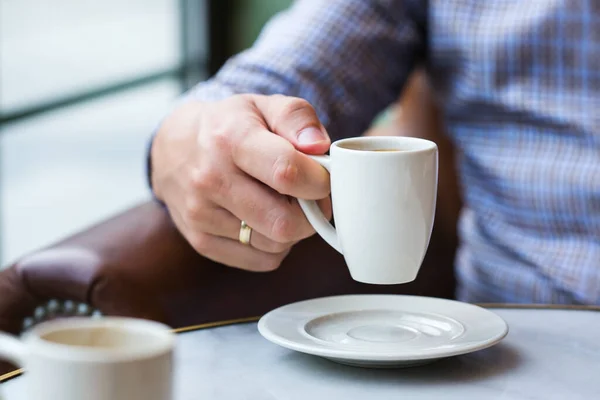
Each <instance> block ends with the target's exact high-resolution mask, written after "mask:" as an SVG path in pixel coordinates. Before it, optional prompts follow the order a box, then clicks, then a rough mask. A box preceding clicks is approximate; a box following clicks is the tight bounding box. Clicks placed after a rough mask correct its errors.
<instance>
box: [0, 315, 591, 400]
mask: <svg viewBox="0 0 600 400" xmlns="http://www.w3.org/2000/svg"><path fill="white" fill-rule="evenodd" d="M494 312H495V313H497V314H498V315H499V316H500V317H502V318H503V319H504V320H506V322H507V323H508V324H509V325H510V333H509V335H508V336H507V337H506V338H505V339H504V340H503V341H502V342H501V343H499V344H497V345H496V346H493V347H491V348H488V349H485V350H481V351H476V352H474V353H469V354H464V355H461V356H457V357H450V358H447V359H444V360H440V361H439V362H436V363H433V364H428V365H424V366H422V367H418V368H404V369H390V370H381V369H366V368H354V367H348V366H345V365H339V364H336V363H332V362H330V361H328V360H324V359H322V358H320V357H313V356H310V355H306V354H302V353H298V352H295V351H289V350H288V349H285V348H283V347H281V346H276V345H274V344H272V343H270V342H269V341H267V340H265V339H264V338H263V337H262V336H261V335H260V334H259V333H258V330H257V329H256V323H250V324H241V325H233V326H227V327H222V328H215V329H207V330H201V331H195V332H188V333H184V334H181V335H178V336H177V351H176V355H175V364H176V367H177V368H176V370H175V383H176V385H175V387H176V389H175V399H176V400H199V399H210V400H241V399H244V400H263V399H264V400H307V399H310V400H322V399H323V400H333V399H343V400H366V399H369V400H371V399H373V400H379V399H382V400H389V399H409V400H412V399H415V400H438V399H439V400H471V399H472V400H513V399H515V400H517V399H518V400H524V399H527V400H565V399H568V400H584V399H585V400H589V399H596V398H598V393H600V380H599V379H598V360H599V359H600V341H599V340H598V332H600V313H598V312H594V311H574V310H508V309H497V310H494ZM27 385H28V380H27V377H26V376H22V377H19V378H15V379H12V380H10V381H9V382H6V383H4V384H1V385H0V391H4V392H5V393H4V394H5V395H6V399H7V400H14V399H17V400H21V399H22V400H32V399H31V398H28V397H26V396H24V395H23V393H24V392H25V389H26V388H27Z"/></svg>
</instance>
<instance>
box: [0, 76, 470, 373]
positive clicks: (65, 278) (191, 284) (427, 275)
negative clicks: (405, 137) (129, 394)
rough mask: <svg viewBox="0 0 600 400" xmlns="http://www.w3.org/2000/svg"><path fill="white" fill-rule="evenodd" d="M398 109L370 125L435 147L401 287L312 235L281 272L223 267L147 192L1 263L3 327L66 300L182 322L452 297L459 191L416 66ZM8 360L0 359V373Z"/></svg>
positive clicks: (16, 328)
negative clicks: (401, 297)
mask: <svg viewBox="0 0 600 400" xmlns="http://www.w3.org/2000/svg"><path fill="white" fill-rule="evenodd" d="M399 109H400V110H401V111H400V114H399V116H398V118H395V119H394V123H393V124H388V125H386V126H384V127H378V128H376V129H374V130H372V131H370V132H368V133H367V134H370V135H374V134H375V135H395V134H404V133H409V134H410V135H412V136H422V137H426V138H430V139H433V140H435V141H436V142H437V143H438V145H439V147H440V178H439V185H440V190H439V198H438V209H437V215H436V224H435V227H434V231H433V236H432V239H431V242H430V246H429V249H428V253H427V256H426V258H425V261H424V263H423V266H422V269H421V272H420V273H419V276H418V278H417V280H416V281H415V282H412V283H410V284H405V285H398V286H372V285H364V284H360V283H357V282H354V281H353V280H352V279H351V278H350V276H349V274H348V271H347V269H346V267H345V265H344V262H343V259H342V257H341V256H340V255H339V254H337V253H336V252H335V251H334V250H333V249H331V248H330V247H329V246H328V245H326V244H325V243H324V242H323V241H322V240H321V239H320V238H319V237H318V236H313V237H312V238H310V239H307V240H305V241H303V242H301V243H299V244H298V245H296V246H295V247H294V249H293V250H292V252H291V253H290V255H289V256H288V257H287V258H286V260H285V261H284V263H283V264H282V265H281V267H280V268H279V269H278V270H277V271H274V272H269V273H250V272H245V271H241V270H237V269H233V268H227V267H224V266H222V265H219V264H216V263H214V262H212V261H209V260H207V259H205V258H203V257H201V256H200V255H198V254H197V253H196V252H195V251H194V250H193V249H192V248H191V247H190V246H189V245H188V244H187V242H186V241H185V240H184V239H183V237H182V236H181V235H180V234H179V232H178V231H177V229H176V228H175V226H174V225H173V224H172V222H171V220H170V218H169V216H168V213H167V212H166V211H165V210H164V209H163V208H162V207H161V206H160V205H158V204H156V203H154V202H151V201H149V202H147V203H145V204H142V205H140V206H138V207H135V208H133V209H130V210H127V211H125V212H124V213H122V214H120V215H117V216H115V217H114V218H111V219H110V220H108V221H105V222H102V223H100V224H98V225H96V226H94V227H92V228H90V229H88V230H86V231H84V232H81V233H79V234H77V235H75V236H72V237H69V238H67V239H65V240H63V241H61V242H58V243H56V244H54V245H52V246H49V247H47V248H45V249H42V250H39V251H37V252H34V253H33V254H30V255H27V256H25V257H23V258H22V259H20V260H19V261H17V262H16V263H15V264H14V265H12V266H10V267H9V268H7V269H4V270H2V271H0V330H3V331H6V332H11V333H14V334H18V333H19V332H20V331H21V330H22V329H23V322H24V321H26V320H27V318H29V317H33V318H34V320H41V319H45V318H52V317H53V316H56V315H64V314H70V313H74V312H76V310H75V308H74V307H73V306H72V304H71V303H69V302H75V303H76V304H85V305H89V307H91V309H92V310H98V311H99V312H101V313H102V314H104V315H121V316H134V317H141V318H149V319H154V320H158V321H162V322H165V323H167V324H169V325H171V326H173V327H181V326H186V325H192V324H200V323H204V322H210V321H214V320H226V319H235V318H240V317H247V316H256V315H261V314H263V313H265V312H266V311H268V310H270V309H272V308H274V307H277V306H280V305H283V304H285V303H289V302H294V301H297V300H301V299H306V298H312V297H318V296H327V295H335V294H343V293H409V294H419V295H425V296H438V297H446V298H452V297H453V296H454V273H453V258H454V251H455V247H456V244H457V238H456V234H455V225H456V216H457V213H458V209H459V207H460V200H459V198H458V194H457V193H458V190H457V188H456V179H455V176H454V172H453V171H454V168H453V160H452V152H451V147H450V145H449V143H448V142H447V140H446V139H445V138H444V136H443V135H442V132H443V130H442V127H441V124H440V123H439V117H438V115H437V108H436V106H435V102H434V101H433V97H432V96H431V92H430V91H429V89H428V87H427V81H426V79H424V78H423V75H422V74H420V73H418V74H416V75H415V77H414V79H413V80H412V81H411V83H410V84H409V86H408V88H407V89H406V91H405V94H404V95H403V96H402V98H401V101H400V102H399ZM50 300H60V301H65V300H67V301H68V302H67V303H66V304H67V305H69V304H71V305H69V306H64V305H63V306H56V304H58V303H54V304H55V305H54V306H50V307H46V311H45V312H44V311H43V310H42V312H38V314H37V315H36V309H38V311H40V309H39V306H41V305H46V304H47V302H48V301H50ZM62 304H64V303H62ZM84 312H85V310H84ZM7 368H8V367H7V366H6V365H5V366H4V367H2V366H0V374H1V373H2V369H4V372H6V370H7Z"/></svg>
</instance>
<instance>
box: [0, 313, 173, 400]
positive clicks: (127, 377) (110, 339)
mask: <svg viewBox="0 0 600 400" xmlns="http://www.w3.org/2000/svg"><path fill="white" fill-rule="evenodd" d="M174 343H175V339H174V334H173V333H171V330H170V329H169V327H167V326H165V325H162V324H159V323H156V322H152V321H146V320H139V319H132V318H118V317H105V318H77V317H76V318H66V319H60V320H54V321H50V322H46V323H42V324H40V325H37V326H35V327H34V328H32V329H31V330H30V331H29V332H28V333H26V334H25V335H24V337H23V340H18V339H16V338H14V337H12V336H9V335H6V334H2V333H0V356H1V357H2V358H6V359H8V360H11V361H13V362H14V363H16V364H18V365H20V366H22V367H24V368H25V375H24V376H23V378H22V379H25V380H26V381H27V382H26V385H25V386H26V388H27V389H26V390H27V395H26V397H24V398H23V399H29V400H84V399H85V400H171V399H172V392H173V387H172V386H173V385H172V379H173V378H172V375H173V371H172V369H173V362H172V356H173V349H174ZM7 400H12V399H7Z"/></svg>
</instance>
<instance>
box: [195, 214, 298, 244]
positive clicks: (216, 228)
mask: <svg viewBox="0 0 600 400" xmlns="http://www.w3.org/2000/svg"><path fill="white" fill-rule="evenodd" d="M205 214H206V215H205V216H203V217H202V218H198V222H197V224H194V228H195V230H196V231H202V232H204V233H207V234H209V235H214V236H219V237H222V238H227V239H231V240H236V241H239V234H240V228H241V220H240V219H238V218H236V217H235V216H234V215H233V214H232V213H230V212H229V211H227V210H225V209H223V208H216V209H215V208H208V207H207V209H206V213H205ZM251 227H252V226H251ZM293 244H294V243H293V242H290V243H280V242H276V241H274V240H271V239H269V238H267V237H266V236H265V235H263V234H262V233H260V232H258V231H256V230H255V229H252V234H251V235H250V246H252V247H254V248H255V249H257V250H260V251H263V252H266V253H273V254H278V253H283V252H285V251H287V250H288V249H289V248H290V247H292V245H293Z"/></svg>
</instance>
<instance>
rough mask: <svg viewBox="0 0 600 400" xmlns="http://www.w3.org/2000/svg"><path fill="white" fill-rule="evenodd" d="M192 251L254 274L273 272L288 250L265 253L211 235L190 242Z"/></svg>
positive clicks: (197, 237) (198, 237) (201, 236)
mask: <svg viewBox="0 0 600 400" xmlns="http://www.w3.org/2000/svg"><path fill="white" fill-rule="evenodd" d="M190 243H191V244H192V246H193V247H194V249H196V251H198V252H199V253H200V254H202V255H203V256H205V257H206V258H209V259H211V260H213V261H215V262H219V263H221V264H225V265H227V266H230V267H236V268H240V269H245V270H248V271H255V272H267V271H273V270H275V269H277V268H278V267H279V265H280V264H281V262H282V261H283V259H284V258H285V256H286V255H287V254H288V253H289V251H290V248H288V249H286V250H285V251H283V252H282V253H277V254H273V253H265V252H263V251H260V250H258V249H255V248H254V247H252V246H248V245H245V244H241V243H239V242H238V241H236V240H232V239H227V238H223V237H219V236H213V235H207V234H203V235H198V236H196V237H195V238H194V239H193V240H192V241H190Z"/></svg>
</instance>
